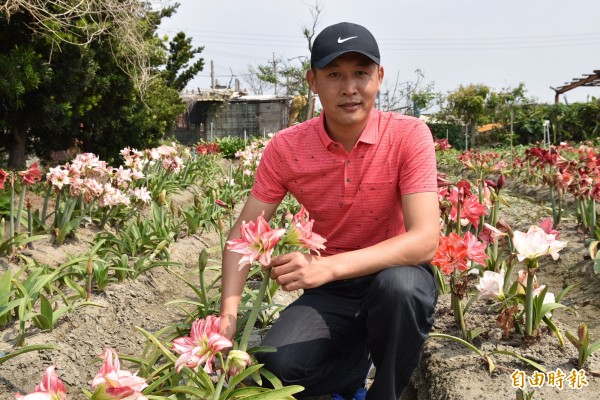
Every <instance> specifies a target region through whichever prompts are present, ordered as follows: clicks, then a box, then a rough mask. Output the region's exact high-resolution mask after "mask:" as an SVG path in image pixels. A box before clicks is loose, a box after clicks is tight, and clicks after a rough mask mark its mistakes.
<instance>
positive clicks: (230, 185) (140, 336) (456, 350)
mask: <svg viewBox="0 0 600 400" xmlns="http://www.w3.org/2000/svg"><path fill="white" fill-rule="evenodd" d="M265 142H266V141H265V140H256V141H253V142H249V143H248V145H247V146H245V147H244V143H241V145H239V144H238V148H236V149H234V150H232V149H231V148H230V147H231V142H225V143H221V144H220V143H200V144H199V145H198V146H195V147H194V148H185V147H182V146H177V145H175V144H168V145H167V144H165V145H163V146H159V147H157V148H154V149H145V150H143V151H139V150H136V149H129V148H127V149H123V150H122V151H121V158H122V160H123V162H122V165H119V166H116V167H115V166H109V165H107V164H106V163H105V162H103V161H102V160H100V159H98V157H96V156H95V155H93V154H89V153H85V154H79V155H77V156H76V157H75V158H74V159H73V160H71V161H70V162H68V163H65V164H62V165H58V166H53V167H48V168H42V167H40V165H39V164H37V163H33V164H32V165H31V166H30V167H29V168H28V169H27V170H24V171H4V170H0V191H1V193H2V196H3V197H2V199H6V200H7V201H6V202H4V203H1V204H6V203H8V206H7V207H5V208H3V209H2V210H4V209H5V213H4V216H3V220H2V223H1V224H0V397H1V398H7V399H8V398H15V394H16V393H21V394H22V395H23V396H25V398H28V397H29V398H51V397H50V395H54V396H55V398H59V399H86V398H92V399H111V398H114V399H122V398H127V399H144V398H148V399H160V398H170V399H179V398H204V399H233V398H245V399H258V398H261V399H285V398H292V396H294V394H295V393H298V392H299V391H300V390H301V388H299V387H282V386H281V385H280V384H279V382H278V380H277V378H275V377H274V376H273V375H271V374H270V373H269V372H268V371H266V370H264V369H263V368H261V366H260V365H259V364H257V363H256V360H255V359H254V356H253V354H254V353H255V352H256V351H260V350H261V349H259V348H256V347H254V346H256V344H257V340H256V338H257V335H260V332H261V331H262V330H264V329H265V328H267V327H268V326H269V324H270V323H271V322H272V321H273V319H274V318H276V316H277V311H279V310H280V309H281V307H283V306H284V305H285V304H286V303H288V302H289V301H290V299H291V298H293V297H294V296H296V295H297V294H294V293H292V294H289V293H285V292H283V291H281V290H279V291H278V290H277V287H276V284H274V283H273V282H272V281H270V280H269V279H268V275H267V274H264V273H263V272H262V271H261V268H260V265H261V263H262V264H266V263H268V260H269V258H270V257H271V255H272V254H277V253H280V252H286V251H291V250H298V249H311V250H312V251H318V250H319V249H322V248H323V246H326V245H327V243H326V238H321V237H320V236H318V234H317V233H313V232H312V221H311V220H310V216H309V215H308V213H307V212H306V210H304V208H303V207H302V206H301V205H300V204H297V202H295V201H294V199H291V198H289V199H285V200H284V202H283V203H282V205H281V207H280V209H279V210H278V213H277V215H276V216H275V217H274V218H273V220H272V221H271V223H270V224H268V223H267V222H266V221H264V220H260V219H259V220H257V221H250V222H249V223H248V224H247V225H245V226H244V227H243V231H242V238H241V239H239V240H238V241H233V242H231V243H226V242H225V237H226V235H227V232H228V230H229V227H230V226H231V225H232V223H233V221H234V220H235V218H236V215H237V212H238V211H239V206H240V205H241V204H243V202H244V199H245V197H246V196H247V194H248V191H249V188H250V187H251V185H252V179H253V174H254V171H255V169H256V166H257V165H258V163H259V162H260V154H261V150H262V148H264V145H265ZM234 147H235V146H234ZM226 148H228V150H227V154H226V155H228V156H229V158H225V157H224V152H223V151H222V150H224V149H226ZM436 151H437V155H438V166H439V175H438V195H439V201H440V211H441V218H440V245H439V248H438V252H437V254H436V256H435V258H434V260H433V261H432V264H434V265H435V266H436V267H437V268H436V271H437V274H436V275H437V279H438V283H439V287H440V293H441V295H440V300H439V303H438V308H437V313H436V324H435V325H434V332H433V334H432V337H431V339H430V340H429V342H428V345H427V348H426V351H425V355H424V359H423V362H422V363H421V366H420V367H419V369H418V371H417V373H416V374H415V379H414V384H415V391H414V392H413V393H412V394H410V393H409V394H407V398H411V397H410V396H413V397H412V398H419V399H429V398H431V399H453V398H456V399H471V398H473V399H475V398H486V399H513V398H518V396H519V395H522V396H523V398H532V399H538V398H540V399H541V398H545V399H560V398H567V397H568V398H577V399H579V398H581V399H588V398H590V399H591V398H594V397H593V396H594V395H593V393H597V392H598V390H599V389H600V383H598V382H597V379H598V377H597V375H598V371H600V357H599V356H598V354H597V353H595V351H596V350H597V349H598V348H600V325H599V323H598V322H599V319H600V318H599V317H600V287H599V285H598V278H597V276H596V273H597V272H599V271H600V256H599V255H598V254H599V253H598V250H599V249H598V248H599V247H600V246H599V243H600V221H599V220H598V203H599V202H600V148H598V146H595V147H594V146H593V145H592V144H590V143H587V144H561V145H559V146H552V147H550V148H547V147H546V148H542V147H538V146H531V147H528V148H516V149H514V150H513V151H512V152H511V151H509V150H508V149H493V151H492V150H489V149H481V150H471V151H468V152H462V153H461V152H458V151H456V150H454V149H451V148H449V146H448V145H447V143H446V142H445V141H443V140H440V141H438V142H437V143H436ZM225 246H229V247H230V248H231V250H232V251H237V252H239V253H242V254H244V257H243V258H242V261H243V262H245V263H251V268H252V269H251V279H250V282H249V283H248V285H247V286H248V288H247V291H246V292H245V293H244V297H243V300H242V302H243V305H242V307H241V308H240V310H241V313H242V315H240V317H239V323H238V333H237V335H236V337H235V338H234V342H233V343H231V342H230V341H229V340H228V339H226V338H224V337H222V336H220V334H219V333H218V332H219V329H218V327H219V323H220V322H219V320H218V318H216V315H217V314H218V307H219V300H220V299H219V293H218V286H219V284H218V279H219V276H220V271H219V265H220V264H219V261H220V254H221V252H222V250H223V248H225ZM305 251H306V250H305ZM231 346H233V347H234V349H235V350H234V351H230V352H229V353H224V352H223V351H222V350H223V349H224V348H229V347H231ZM262 350H264V349H262ZM599 354H600V353H599ZM99 356H100V357H99ZM561 373H562V374H563V375H564V376H562V375H561ZM542 377H543V382H542ZM265 381H270V382H271V385H272V386H273V389H264V388H261V387H260V384H261V383H264V382H265ZM559 383H560V385H559ZM34 393H35V394H34ZM27 394H29V396H27ZM35 395H42V396H46V397H34V396H35ZM528 396H529V397H528Z"/></svg>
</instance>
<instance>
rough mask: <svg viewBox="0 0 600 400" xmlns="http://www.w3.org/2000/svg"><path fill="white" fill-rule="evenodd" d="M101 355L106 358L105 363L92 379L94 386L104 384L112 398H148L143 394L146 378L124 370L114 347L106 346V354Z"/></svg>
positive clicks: (140, 399) (145, 399) (136, 399)
mask: <svg viewBox="0 0 600 400" xmlns="http://www.w3.org/2000/svg"><path fill="white" fill-rule="evenodd" d="M100 357H101V358H104V363H103V364H102V367H100V371H98V373H97V374H96V376H95V377H94V380H93V381H92V387H93V388H96V387H98V386H100V385H104V386H103V387H102V389H105V393H106V394H107V395H108V396H110V397H108V398H110V399H127V400H147V397H146V396H144V394H142V390H143V389H144V388H145V387H146V386H148V385H147V384H146V380H145V379H144V378H142V377H139V376H136V375H135V374H132V373H131V372H129V371H124V370H122V369H121V365H120V363H119V356H118V354H117V352H116V351H115V350H114V349H111V348H108V347H107V348H105V349H104V355H102V356H100ZM103 398H104V397H103Z"/></svg>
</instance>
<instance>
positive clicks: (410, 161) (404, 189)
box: [398, 120, 437, 195]
mask: <svg viewBox="0 0 600 400" xmlns="http://www.w3.org/2000/svg"><path fill="white" fill-rule="evenodd" d="M409 130H410V131H409V132H407V133H408V134H407V135H404V137H403V141H402V145H401V149H400V163H399V165H400V171H399V177H400V179H399V183H398V185H399V189H400V193H401V194H402V195H405V194H410V193H419V192H435V191H437V166H436V159H435V148H434V145H433V137H432V135H431V131H430V130H429V127H428V126H427V124H425V123H424V122H423V121H421V120H414V125H412V126H411V127H410V129H409Z"/></svg>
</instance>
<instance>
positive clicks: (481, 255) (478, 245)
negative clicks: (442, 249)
mask: <svg viewBox="0 0 600 400" xmlns="http://www.w3.org/2000/svg"><path fill="white" fill-rule="evenodd" d="M463 241H464V243H465V246H467V258H468V259H469V260H470V261H473V262H476V263H478V264H481V265H485V260H487V259H488V256H487V254H485V248H486V247H487V245H486V244H485V243H482V242H480V241H479V240H477V238H476V237H475V235H473V234H472V233H471V232H467V233H465V235H464V236H463Z"/></svg>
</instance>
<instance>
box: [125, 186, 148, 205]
mask: <svg viewBox="0 0 600 400" xmlns="http://www.w3.org/2000/svg"><path fill="white" fill-rule="evenodd" d="M130 194H131V195H132V196H133V197H134V198H136V199H137V200H140V201H141V202H144V203H146V204H148V203H150V201H152V195H151V193H150V191H149V190H148V189H146V188H145V187H141V188H135V189H133V190H132V191H131V192H130Z"/></svg>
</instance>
